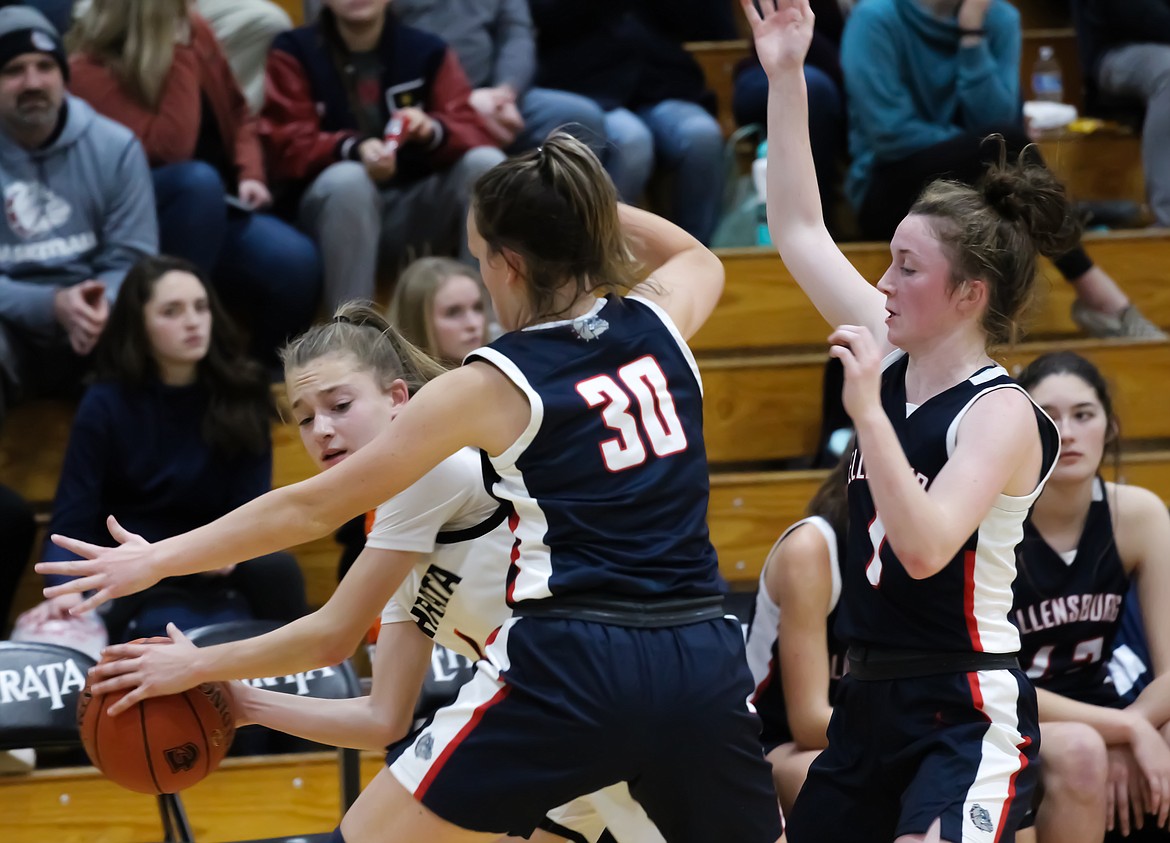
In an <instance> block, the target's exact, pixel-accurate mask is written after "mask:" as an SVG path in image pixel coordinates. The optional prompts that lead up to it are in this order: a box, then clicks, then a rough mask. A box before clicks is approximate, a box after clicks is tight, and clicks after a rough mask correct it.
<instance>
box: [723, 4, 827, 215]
mask: <svg viewBox="0 0 1170 843" xmlns="http://www.w3.org/2000/svg"><path fill="white" fill-rule="evenodd" d="M809 5H810V6H811V8H812V10H813V14H814V15H816V22H815V24H814V29H813V41H812V45H811V46H810V47H809V50H808V56H807V57H806V58H805V60H804V84H805V87H806V88H807V89H808V133H809V140H810V141H811V142H812V151H813V164H814V165H815V166H816V170H817V187H818V188H819V189H820V192H821V209H822V211H823V212H824V215H825V219H826V223H828V222H829V221H830V220H832V218H833V208H834V207H835V206H836V204H837V196H838V187H839V182H840V180H839V178H838V172H837V163H838V159H839V158H840V157H841V151H842V149H843V148H844V141H845V79H844V77H843V76H842V74H841V56H840V53H841V32H842V30H843V29H844V28H845V17H844V15H843V14H842V13H841V6H840V5H839V4H838V2H837V0H811V2H810V3H809ZM731 109H732V112H733V113H734V114H735V122H736V123H737V124H738V125H740V126H748V125H752V124H756V125H759V126H764V125H766V124H767V122H768V76H767V74H765V73H764V68H762V67H761V66H760V60H759V58H758V57H757V56H756V52H755V46H754V45H753V47H752V54H751V57H750V58H748V59H746V60H744V61H743V62H741V63H740V65H739V67H737V68H736V71H735V82H734V88H733V90H732V101H731Z"/></svg>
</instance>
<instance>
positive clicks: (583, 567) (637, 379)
mask: <svg viewBox="0 0 1170 843" xmlns="http://www.w3.org/2000/svg"><path fill="white" fill-rule="evenodd" d="M473 360H482V361H485V362H487V363H489V364H491V365H492V366H495V367H496V368H497V369H499V370H500V371H501V372H502V373H503V374H504V375H505V376H506V377H507V378H508V379H509V380H511V381H512V383H513V384H515V386H516V387H517V388H518V389H519V390H520V391H521V392H523V393H524V395H525V396H526V397H527V398H528V402H529V405H530V407H531V417H530V419H529V422H528V426H527V428H526V429H525V430H524V432H523V433H522V434H521V435H520V437H519V438H518V439H517V440H516V441H515V442H514V443H513V444H512V446H511V447H509V448H508V449H507V450H506V451H505V452H503V453H502V454H500V455H499V456H496V457H492V458H490V460H489V462H490V464H491V467H492V469H494V471H495V473H496V475H497V477H496V478H494V480H495V482H494V483H493V485H492V490H493V493H494V494H495V495H496V496H498V497H499V498H501V499H503V500H505V501H510V502H511V503H512V505H513V507H514V513H513V514H512V516H511V519H510V523H511V527H512V532H513V534H514V535H515V543H514V545H513V548H512V557H511V558H512V564H511V568H510V570H509V573H508V582H507V599H508V602H509V604H511V605H512V606H520V605H522V604H523V603H524V602H525V601H533V600H544V599H548V598H550V597H551V598H558V597H569V596H572V597H573V598H581V597H585V598H588V597H589V596H591V595H592V596H597V597H618V598H633V599H647V598H653V599H658V598H681V597H706V596H713V595H718V594H721V593H722V591H723V587H722V580H721V578H720V576H719V567H718V563H717V561H716V557H715V550H714V548H713V547H712V546H711V542H710V539H709V537H708V533H707V500H708V494H709V479H708V475H707V455H706V449H705V447H704V444H703V392H702V389H703V388H702V383H701V381H700V378H699V371H698V367H697V366H696V364H695V360H694V357H693V356H692V355H691V352H690V349H689V348H687V345H686V342H685V341H684V340H683V338H682V336H681V335H680V334H679V332H678V329H677V328H676V327H675V326H674V323H673V322H672V321H671V319H670V317H669V316H668V315H667V314H666V313H665V311H663V310H662V309H661V308H660V307H658V306H657V305H656V304H654V303H653V302H650V301H648V300H646V299H643V298H641V297H639V296H636V295H632V296H626V297H625V298H618V297H617V296H609V297H607V298H604V299H599V300H598V301H597V303H596V305H595V306H594V307H593V309H592V310H590V312H589V313H587V314H585V315H584V316H580V317H578V318H576V319H572V320H564V321H559V322H550V323H545V324H540V325H535V326H532V327H530V328H526V329H524V330H521V331H513V332H510V333H508V334H505V335H503V336H502V337H500V338H499V339H497V340H496V341H495V342H493V343H491V345H489V346H486V347H483V348H480V349H477V350H476V351H473V352H472V353H471V354H469V355H468V356H467V359H466V360H465V361H464V362H465V363H467V362H471V361H473Z"/></svg>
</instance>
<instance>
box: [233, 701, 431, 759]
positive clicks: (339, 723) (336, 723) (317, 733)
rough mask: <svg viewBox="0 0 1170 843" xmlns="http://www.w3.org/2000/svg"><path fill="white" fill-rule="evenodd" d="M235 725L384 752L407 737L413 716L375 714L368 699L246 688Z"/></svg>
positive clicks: (239, 704) (330, 744) (238, 706)
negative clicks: (344, 698)
mask: <svg viewBox="0 0 1170 843" xmlns="http://www.w3.org/2000/svg"><path fill="white" fill-rule="evenodd" d="M235 696H236V702H237V717H236V725H238V726H243V725H247V724H251V723H258V724H260V725H262V726H267V727H268V728H270V729H276V730H277V731H279V732H285V733H287V734H290V735H296V736H297V737H299V738H305V739H306V740H311V741H316V742H317V743H323V744H327V745H329V746H340V747H348V748H352V749H366V750H372V751H381V750H383V749H385V748H386V746H387V745H388V744H390V743H393V742H394V741H396V740H399V739H400V738H402V737H404V736H405V735H406V733H407V731H408V729H409V727H410V722H411V719H410V713H409V712H405V713H404V716H399V717H397V718H396V719H395V718H394V717H392V716H390V715H388V714H387V713H384V712H376V711H374V708H373V706H372V705H371V704H370V698H369V697H355V698H353V699H348V700H330V699H320V698H316V697H301V696H296V695H294V694H283V693H280V692H278V691H266V690H262V689H260V688H253V687H251V686H245V687H243V688H240V689H239V690H237V691H236V694H235Z"/></svg>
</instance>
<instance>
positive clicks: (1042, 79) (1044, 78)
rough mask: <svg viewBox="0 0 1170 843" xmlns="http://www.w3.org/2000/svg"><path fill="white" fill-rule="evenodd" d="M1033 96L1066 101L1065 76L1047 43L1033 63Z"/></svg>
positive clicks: (1034, 97) (1040, 99)
mask: <svg viewBox="0 0 1170 843" xmlns="http://www.w3.org/2000/svg"><path fill="white" fill-rule="evenodd" d="M1032 98H1033V99H1035V100H1039V101H1041V102H1064V77H1063V74H1062V73H1061V70H1060V62H1058V61H1057V60H1056V54H1055V53H1054V52H1053V49H1052V47H1050V46H1048V45H1047V44H1045V45H1044V46H1043V47H1041V48H1040V55H1039V56H1038V57H1037V59H1036V63H1035V64H1034V65H1032Z"/></svg>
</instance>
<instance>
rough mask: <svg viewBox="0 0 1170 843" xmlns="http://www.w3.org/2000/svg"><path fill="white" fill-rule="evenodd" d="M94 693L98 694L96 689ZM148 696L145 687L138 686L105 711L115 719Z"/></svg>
mask: <svg viewBox="0 0 1170 843" xmlns="http://www.w3.org/2000/svg"><path fill="white" fill-rule="evenodd" d="M94 692H95V693H97V692H98V689H97V688H96V687H95V688H94ZM102 693H105V691H102ZM149 696H150V694H149V693H147V691H146V687H145V686H143V685H140V686H138V687H137V688H135V689H134V690H133V691H131V692H130V693H128V694H126V696H124V697H122V699H120V700H118V701H117V702H116V703H114V704H113V705H112V706H110V707H109V709H107V713H108V714H109V715H110V716H111V717H116V716H117V715H119V714H121V713H122V712H123V711H125V710H126V709H128V708H130V707H131V706H134V705H137V704H138V703H140V702H142V701H143V700H144V699H146V698H147V697H149Z"/></svg>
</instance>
